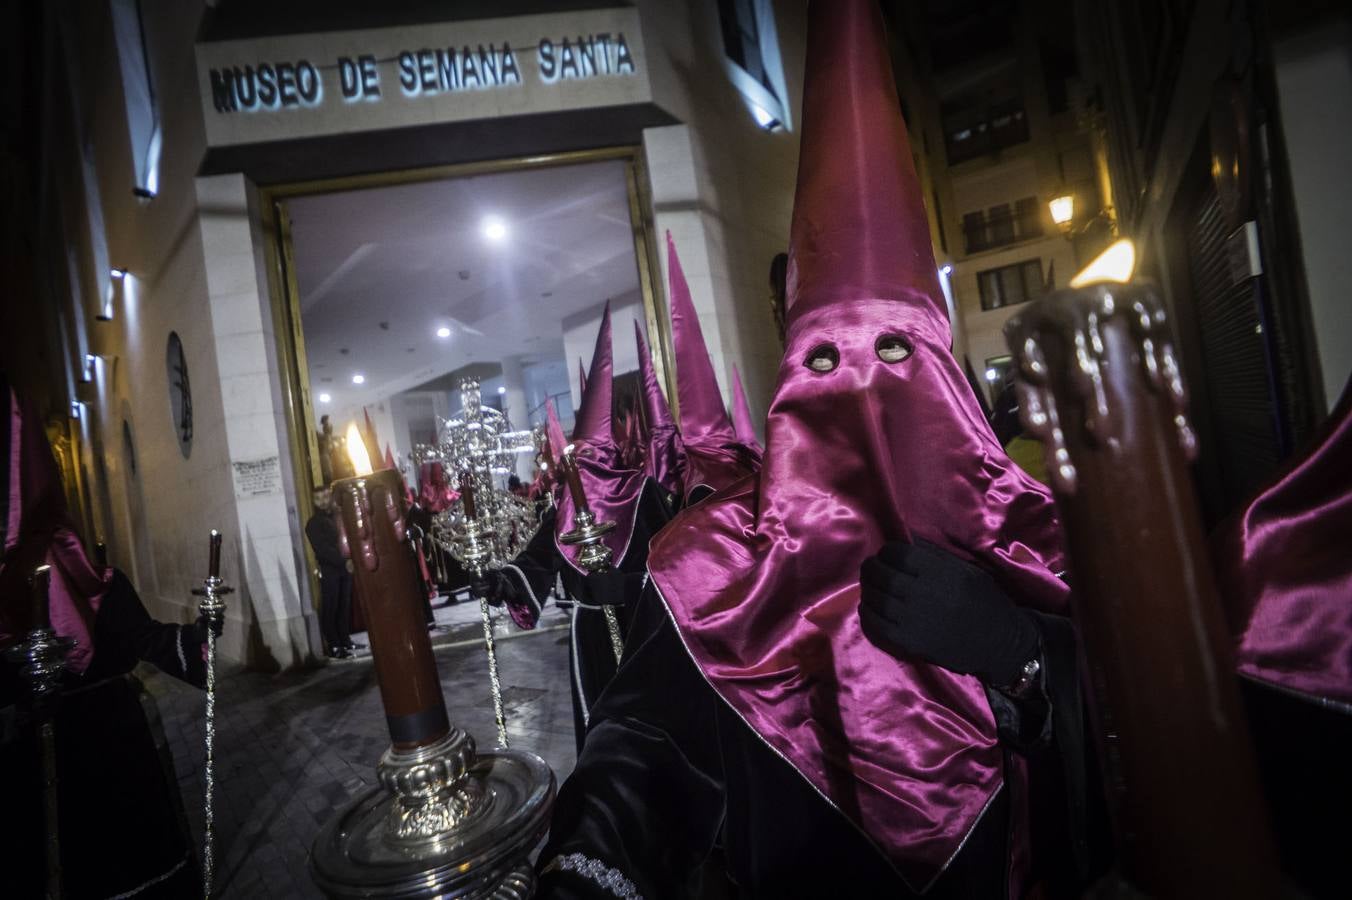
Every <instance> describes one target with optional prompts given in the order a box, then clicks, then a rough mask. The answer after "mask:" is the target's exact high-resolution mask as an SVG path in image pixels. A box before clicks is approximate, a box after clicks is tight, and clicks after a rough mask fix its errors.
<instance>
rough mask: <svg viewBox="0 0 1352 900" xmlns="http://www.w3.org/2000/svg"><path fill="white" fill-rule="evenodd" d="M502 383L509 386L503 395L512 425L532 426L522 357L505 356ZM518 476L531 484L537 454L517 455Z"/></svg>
mask: <svg viewBox="0 0 1352 900" xmlns="http://www.w3.org/2000/svg"><path fill="white" fill-rule="evenodd" d="M502 384H503V386H504V387H506V388H507V393H505V394H503V395H502V409H503V412H505V413H506V414H507V418H508V420H510V421H511V423H512V427H513V428H515V429H517V430H524V429H527V428H530V409H529V407H527V406H526V379H525V376H524V375H523V374H522V372H521V357H519V356H506V357H503V359H502ZM516 477H518V478H520V479H521V480H522V481H523V482H525V483H526V484H530V481H531V479H532V478H534V477H535V454H533V453H518V454H517V455H516Z"/></svg>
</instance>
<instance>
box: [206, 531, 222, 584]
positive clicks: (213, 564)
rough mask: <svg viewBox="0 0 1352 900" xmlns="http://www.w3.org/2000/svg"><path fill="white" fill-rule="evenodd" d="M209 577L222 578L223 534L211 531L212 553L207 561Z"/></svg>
mask: <svg viewBox="0 0 1352 900" xmlns="http://www.w3.org/2000/svg"><path fill="white" fill-rule="evenodd" d="M207 577H208V578H220V577H221V533H220V532H219V531H217V530H216V529H214V528H213V529H211V552H210V555H209V557H208V560H207Z"/></svg>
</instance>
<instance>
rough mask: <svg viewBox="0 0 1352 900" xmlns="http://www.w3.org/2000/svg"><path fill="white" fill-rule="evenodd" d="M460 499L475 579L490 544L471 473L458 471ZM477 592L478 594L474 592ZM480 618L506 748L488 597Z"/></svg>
mask: <svg viewBox="0 0 1352 900" xmlns="http://www.w3.org/2000/svg"><path fill="white" fill-rule="evenodd" d="M460 500H461V502H462V503H463V504H464V506H465V535H464V552H463V554H462V562H463V563H464V564H465V568H466V569H468V570H469V574H470V576H471V577H473V578H475V579H478V578H479V577H480V576H481V575H483V574H484V572H486V571H487V570H488V562H489V560H490V558H491V557H492V555H493V551H492V548H491V544H490V543H489V542H488V539H487V537H486V535H485V534H484V529H483V527H482V526H481V525H480V524H479V516H478V507H477V506H476V505H475V499H474V476H473V475H472V474H470V473H469V472H461V473H460ZM476 593H478V592H477V591H476ZM478 599H479V617H480V619H482V620H483V626H484V647H485V648H486V649H487V650H488V687H489V690H490V691H491V692H492V694H493V721H494V722H496V723H497V726H498V746H500V747H502V748H503V749H504V750H505V749H507V711H506V709H505V708H504V706H503V703H502V680H501V679H500V678H499V677H498V650H497V644H496V643H495V642H494V640H493V620H492V618H491V617H490V616H489V613H488V598H487V597H486V596H483V597H479V598H478Z"/></svg>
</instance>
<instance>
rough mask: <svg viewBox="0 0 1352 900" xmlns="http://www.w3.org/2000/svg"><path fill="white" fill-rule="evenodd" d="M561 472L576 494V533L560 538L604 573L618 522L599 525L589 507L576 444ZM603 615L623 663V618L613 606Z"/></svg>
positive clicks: (566, 450) (607, 606)
mask: <svg viewBox="0 0 1352 900" xmlns="http://www.w3.org/2000/svg"><path fill="white" fill-rule="evenodd" d="M559 469H560V470H561V471H562V474H563V476H564V478H565V479H567V481H568V490H569V492H570V493H571V494H572V495H573V506H575V507H576V509H575V511H574V512H573V530H572V531H569V532H566V533H564V534H561V535H559V541H560V542H561V543H564V544H570V545H571V544H577V545H578V548H579V549H578V554H577V561H578V564H579V565H581V566H582V568H584V569H586V570H587V571H588V572H604V571H606V570H608V569H609V568H610V560H611V557H612V556H613V555H614V554H613V553H611V550H610V548H609V547H607V546H606V545H605V544H604V543H602V541H601V538H602V537H604V536H605V535H607V534H609V533H610V532H611V531H614V530H615V523H614V522H598V521H596V514H595V513H593V512H592V511H591V507H590V506H588V505H587V494H586V492H585V491H583V490H582V478H581V476H579V475H578V471H577V460H576V459H574V458H573V445H572V444H569V445H568V446H567V447H565V448H564V450H563V457H562V459H560V460H559ZM601 614H602V615H603V616H605V617H606V630H607V631H608V632H610V648H611V649H612V650H614V651H615V665H617V666H618V665H619V664H620V657H621V656H623V655H624V638H623V637H621V636H620V618H619V616H618V615H616V613H615V607H614V606H612V605H611V604H609V603H603V604H601Z"/></svg>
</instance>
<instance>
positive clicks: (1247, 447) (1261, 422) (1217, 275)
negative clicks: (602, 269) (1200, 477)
mask: <svg viewBox="0 0 1352 900" xmlns="http://www.w3.org/2000/svg"><path fill="white" fill-rule="evenodd" d="M1187 218H1188V221H1187V244H1188V268H1189V273H1190V275H1191V279H1192V289H1193V299H1194V303H1195V311H1196V315H1197V326H1198V331H1199V332H1200V334H1201V344H1202V361H1201V362H1202V371H1203V375H1204V377H1205V378H1206V382H1207V393H1208V395H1209V398H1210V405H1211V408H1210V409H1209V410H1205V411H1201V410H1199V411H1198V412H1199V413H1202V414H1206V415H1209V417H1210V419H1211V423H1212V428H1213V435H1214V438H1213V439H1214V441H1215V447H1214V448H1213V450H1214V452H1215V455H1216V459H1217V462H1218V464H1219V466H1220V470H1221V480H1222V483H1223V485H1224V488H1225V502H1226V505H1227V507H1230V508H1233V507H1234V505H1235V504H1237V503H1239V502H1240V501H1241V500H1243V499H1244V497H1246V496H1247V495H1248V494H1249V493H1250V492H1251V491H1253V490H1254V489H1256V488H1257V487H1258V486H1259V485H1260V484H1261V483H1262V481H1263V480H1264V479H1265V478H1266V477H1267V476H1268V475H1270V474H1271V473H1272V471H1273V470H1274V469H1275V468H1276V466H1277V463H1278V460H1279V458H1280V457H1279V449H1278V444H1277V436H1276V429H1275V419H1274V414H1273V403H1272V395H1271V390H1270V373H1269V371H1268V365H1267V357H1266V354H1265V348H1264V343H1263V335H1262V329H1261V327H1260V318H1259V313H1258V298H1257V296H1256V294H1255V290H1254V285H1255V281H1254V280H1252V279H1246V280H1238V281H1237V280H1235V278H1234V277H1233V276H1232V273H1231V266H1230V258H1229V255H1228V252H1227V238H1228V237H1229V230H1228V229H1227V227H1226V224H1225V217H1224V215H1223V213H1222V211H1221V206H1220V198H1219V196H1218V195H1217V193H1216V191H1215V188H1214V187H1211V186H1210V185H1209V184H1208V186H1207V188H1206V189H1205V190H1203V191H1202V192H1201V195H1200V196H1199V197H1198V199H1197V201H1196V203H1195V205H1194V207H1193V209H1192V210H1190V211H1189V215H1188V217H1187Z"/></svg>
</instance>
